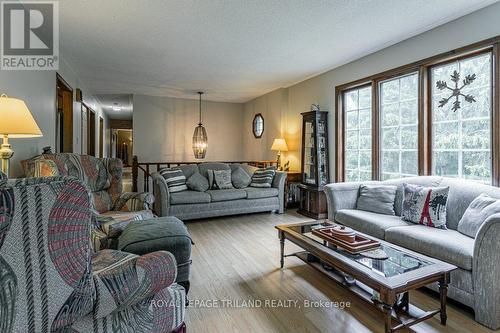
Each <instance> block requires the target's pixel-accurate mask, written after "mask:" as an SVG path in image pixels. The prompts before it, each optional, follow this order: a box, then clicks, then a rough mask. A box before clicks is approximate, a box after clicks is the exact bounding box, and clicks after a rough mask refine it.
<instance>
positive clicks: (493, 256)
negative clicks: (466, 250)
mask: <svg viewBox="0 0 500 333" xmlns="http://www.w3.org/2000/svg"><path fill="white" fill-rule="evenodd" d="M499 239H500V214H494V215H492V216H490V217H489V218H488V219H487V220H486V221H485V222H484V223H483V225H482V226H481V228H480V229H479V232H478V233H477V235H476V239H475V241H474V256H473V261H472V278H473V285H474V309H475V317H476V320H477V321H479V322H480V323H482V324H483V325H486V326H488V327H490V328H493V329H496V328H498V327H500V288H498V285H497V283H498V281H500V265H498V263H499V262H500V242H499Z"/></svg>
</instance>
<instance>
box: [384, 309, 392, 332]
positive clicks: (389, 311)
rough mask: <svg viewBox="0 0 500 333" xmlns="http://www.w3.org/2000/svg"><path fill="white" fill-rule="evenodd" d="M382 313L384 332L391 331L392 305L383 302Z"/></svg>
mask: <svg viewBox="0 0 500 333" xmlns="http://www.w3.org/2000/svg"><path fill="white" fill-rule="evenodd" d="M382 310H383V313H384V323H385V333H391V332H392V306H390V305H387V304H384V305H383V306H382Z"/></svg>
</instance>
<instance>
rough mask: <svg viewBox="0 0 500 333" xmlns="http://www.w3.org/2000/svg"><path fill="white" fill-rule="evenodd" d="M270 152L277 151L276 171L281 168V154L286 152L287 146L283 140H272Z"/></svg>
mask: <svg viewBox="0 0 500 333" xmlns="http://www.w3.org/2000/svg"><path fill="white" fill-rule="evenodd" d="M271 150H275V151H276V150H277V151H278V156H277V157H276V161H277V162H278V169H279V170H281V169H280V167H281V152H282V151H288V146H287V145H286V141H285V139H274V142H273V145H272V146H271Z"/></svg>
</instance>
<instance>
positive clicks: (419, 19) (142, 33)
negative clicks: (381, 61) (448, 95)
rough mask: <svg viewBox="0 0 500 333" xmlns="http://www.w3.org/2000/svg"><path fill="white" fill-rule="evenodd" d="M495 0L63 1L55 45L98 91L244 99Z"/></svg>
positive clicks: (382, 46)
mask: <svg viewBox="0 0 500 333" xmlns="http://www.w3.org/2000/svg"><path fill="white" fill-rule="evenodd" d="M496 1H497V0H330V1H326V0H325V1H321V0H252V1H251V0H197V1H195V0H182V1H180V0H179V1H174V0H167V1H165V0H148V1H146V0H142V1H138V0H107V1H102V0H87V1H81V0H64V1H60V13H61V14H60V32H61V51H62V54H63V56H64V57H66V58H68V61H69V63H70V64H71V65H72V66H73V67H74V69H75V70H76V71H77V72H78V73H79V75H80V77H81V78H82V80H83V81H84V82H85V83H86V85H87V86H88V87H90V88H91V89H92V91H90V92H91V93H96V94H148V95H159V96H172V97H183V98H196V91H198V90H203V91H205V92H206V93H207V94H206V95H205V99H206V100H212V101H226V102H245V101H248V100H250V99H252V98H254V97H257V96H260V95H262V94H265V93H267V92H269V91H272V90H274V89H277V88H280V87H286V86H289V85H292V84H294V83H296V82H300V81H302V80H304V79H306V78H309V77H312V76H314V75H317V74H319V73H322V72H325V71H327V70H329V69H332V68H335V67H337V66H340V65H342V64H345V63H347V62H350V61H353V60H355V59H357V58H360V57H362V56H364V55H367V54H369V53H372V52H375V51H377V50H379V49H382V48H384V47H387V46H389V45H392V44H394V43H397V42H399V41H402V40H404V39H407V38H409V37H411V36H414V35H416V34H419V33H421V32H423V31H426V30H429V29H431V28H433V27H436V26H438V25H441V24H444V23H446V22H448V21H451V20H453V19H455V18H458V17H460V16H463V15H466V14H468V13H470V12H473V11H475V10H477V9H479V8H482V7H485V6H487V5H489V4H492V3H494V2H496Z"/></svg>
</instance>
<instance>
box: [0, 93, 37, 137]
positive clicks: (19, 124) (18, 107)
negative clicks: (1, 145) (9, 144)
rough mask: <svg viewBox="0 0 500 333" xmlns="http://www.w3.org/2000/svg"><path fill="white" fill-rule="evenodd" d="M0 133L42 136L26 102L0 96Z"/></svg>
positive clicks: (11, 135) (16, 135) (14, 135)
mask: <svg viewBox="0 0 500 333" xmlns="http://www.w3.org/2000/svg"><path fill="white" fill-rule="evenodd" d="M0 119H1V120H0V135H8V136H9V137H10V138H29V137H34V136H42V135H43V134H42V131H40V128H39V127H38V125H37V123H36V121H35V119H34V118H33V116H32V115H31V112H30V110H29V109H28V107H27V106H26V104H25V103H24V102H23V101H22V100H20V99H17V98H10V97H7V96H5V95H2V96H0Z"/></svg>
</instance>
